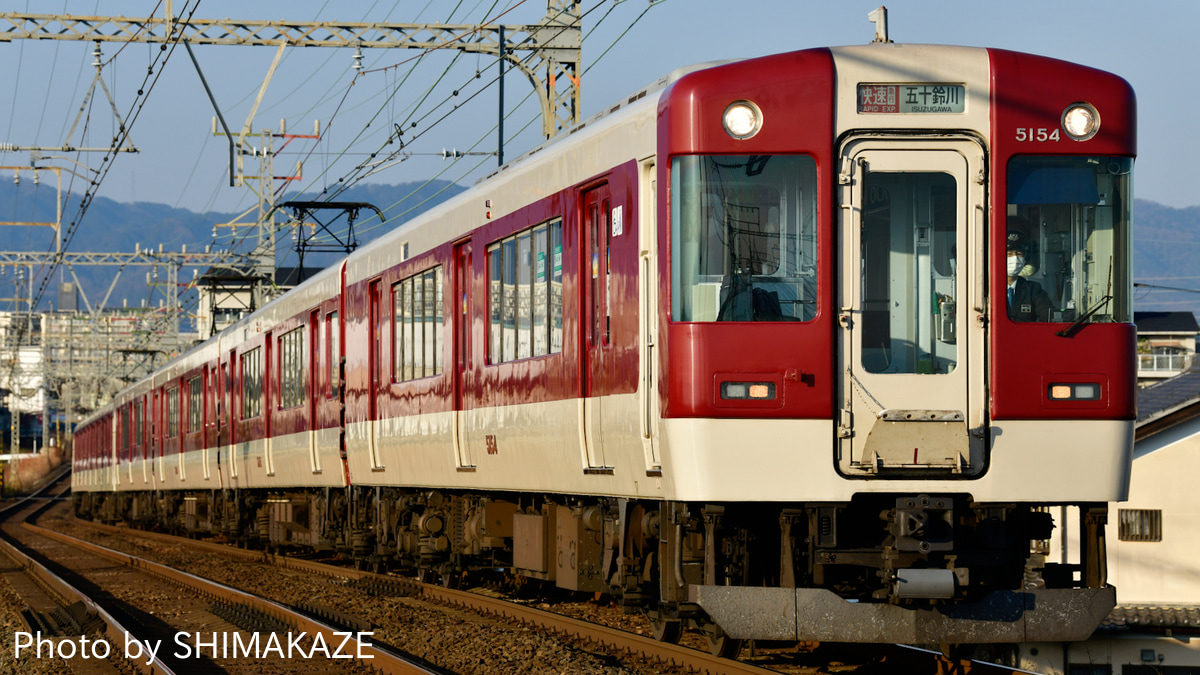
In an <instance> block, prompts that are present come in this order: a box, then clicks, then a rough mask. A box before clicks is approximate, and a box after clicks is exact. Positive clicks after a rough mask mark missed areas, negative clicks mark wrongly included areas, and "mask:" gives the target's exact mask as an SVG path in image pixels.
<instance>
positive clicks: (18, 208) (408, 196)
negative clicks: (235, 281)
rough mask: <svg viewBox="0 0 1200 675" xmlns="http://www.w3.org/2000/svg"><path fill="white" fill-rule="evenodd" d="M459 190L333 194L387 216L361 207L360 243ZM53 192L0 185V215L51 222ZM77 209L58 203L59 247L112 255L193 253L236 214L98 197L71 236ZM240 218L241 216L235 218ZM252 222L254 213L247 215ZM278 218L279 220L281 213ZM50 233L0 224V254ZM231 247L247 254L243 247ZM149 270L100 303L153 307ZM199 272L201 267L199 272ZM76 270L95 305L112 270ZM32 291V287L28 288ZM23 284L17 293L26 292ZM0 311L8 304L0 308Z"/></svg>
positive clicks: (410, 187)
mask: <svg viewBox="0 0 1200 675" xmlns="http://www.w3.org/2000/svg"><path fill="white" fill-rule="evenodd" d="M464 189H465V188H463V187H461V186H459V185H456V184H453V183H450V182H448V181H430V182H428V183H403V184H400V185H356V186H354V187H351V188H349V189H347V190H346V191H345V192H344V193H342V194H341V195H339V196H338V197H337V201H348V202H367V203H370V204H373V205H375V206H377V207H378V208H380V209H381V210H383V211H384V214H385V215H386V216H387V217H388V218H389V220H388V221H387V223H386V224H385V225H384V226H382V227H381V226H379V222H378V220H376V219H375V217H374V214H373V213H371V212H370V211H365V212H361V213H360V214H359V216H358V220H357V221H356V223H355V231H356V233H357V237H358V241H359V244H360V245H362V244H365V243H367V242H369V241H371V240H372V239H375V238H376V237H378V236H380V235H382V234H384V233H386V232H388V231H390V230H391V229H394V228H395V227H397V226H399V225H401V224H402V223H404V222H406V221H408V220H409V219H411V218H413V217H414V216H416V215H418V214H420V213H422V212H424V211H426V210H428V209H429V208H431V207H433V206H435V205H437V204H439V203H441V202H443V201H445V200H447V199H449V198H450V197H453V196H454V195H456V194H458V193H460V192H462V191H463V190H464ZM321 199H322V195H320V194H302V195H287V196H286V197H284V198H282V199H281V200H280V201H281V203H282V202H284V201H288V200H312V201H317V200H321ZM54 201H55V189H54V186H53V185H49V184H42V185H37V186H35V185H33V184H32V183H31V182H30V181H28V180H25V181H22V182H21V184H19V185H16V184H14V183H12V182H0V220H3V221H14V222H15V221H20V222H29V221H37V222H53V221H54V218H55V215H54V214H55V204H54ZM78 209H79V198H78V197H72V198H71V200H70V202H69V203H67V204H64V205H63V237H64V243H68V242H67V239H68V237H69V244H68V245H67V246H66V250H68V251H71V252H84V251H87V252H107V253H111V252H119V253H132V252H133V251H134V249H135V247H136V246H140V247H141V248H143V249H146V248H158V247H159V245H161V246H162V247H163V249H164V250H167V251H179V250H180V249H181V247H183V246H186V247H187V249H188V250H189V251H200V250H203V249H204V247H205V246H207V245H209V244H211V243H213V241H214V239H213V226H214V225H215V224H218V223H228V222H231V221H232V220H233V218H234V216H235V215H236V214H230V213H219V212H207V213H196V212H194V211H189V210H187V209H178V208H173V207H170V206H167V205H166V204H157V203H151V202H136V203H133V204H127V203H118V202H114V201H112V200H111V199H107V198H105V197H96V198H95V199H94V200H93V201H92V203H91V206H90V207H89V208H88V210H87V213H86V214H85V215H84V217H83V219H82V220H81V221H80V223H79V225H78V227H76V228H75V231H74V233H73V234H72V233H71V232H70V231H69V230H70V226H71V221H72V219H74V218H75V217H76V214H77V213H78ZM321 216H322V217H323V218H329V219H330V220H326V221H325V222H327V223H329V224H330V226H331V227H332V229H334V230H337V229H339V228H344V227H345V221H344V220H332V218H333V216H334V212H323V213H321ZM242 220H243V222H244V221H246V219H242ZM249 220H250V221H253V217H251V218H250V219H249ZM279 220H280V221H282V220H284V217H283V216H280V218H279ZM248 232H249V229H248V228H246V229H242V230H240V232H239V235H240V236H243V237H244V236H246V235H247V234H248ZM231 234H232V233H231V231H230V230H228V229H226V228H222V229H221V231H220V232H219V237H218V238H217V239H216V244H215V246H214V248H215V249H227V248H228V247H229V243H230V240H231V239H230V238H231ZM53 241H54V239H53V231H52V230H51V229H50V228H32V227H5V228H0V250H4V251H34V252H38V253H43V252H47V251H53V249H54V246H53ZM292 246H293V243H292V238H291V237H290V236H289V234H288V232H287V230H281V231H280V234H279V236H278V239H277V240H276V250H277V252H278V259H279V264H280V265H283V266H288V265H290V266H295V265H296V254H295V253H294V252H293V251H292ZM237 250H242V251H246V250H248V247H247V246H246V245H245V244H243V245H242V246H239V247H238V249H237ZM337 257H339V256H335V255H332V254H319V255H310V256H309V257H307V258H306V259H305V267H309V266H313V265H317V266H321V265H327V264H329V263H330V262H332V261H333V260H334V259H336V258H337ZM147 271H148V268H146V267H142V268H140V269H127V270H124V271H122V272H121V278H120V280H119V282H118V283H117V285H116V286H115V287H114V288H113V292H112V294H111V296H110V298H109V301H108V303H107V306H109V307H119V306H121V304H122V302H123V301H127V302H128V304H129V306H130V307H135V306H138V305H140V304H141V303H142V302H143V300H144V299H146V300H148V303H147V304H150V305H157V304H158V298H162V297H164V296H163V295H162V293H161V292H157V293H155V294H151V292H150V290H149V289H148V288H147V286H146V272H147ZM201 271H203V270H201ZM11 272H12V271H11V270H9V271H8V274H7V275H2V276H0V296H10V295H11V294H10V293H9V292H8V291H5V290H4V286H5V285H6V282H9V283H11V281H10V280H12V279H13V278H14V277H13V276H12V275H11ZM74 272H75V274H76V275H77V276H78V277H79V280H80V282H81V284H82V286H83V288H84V291H85V293H86V294H87V298H88V300H89V301H90V302H91V303H93V304H95V303H97V302H99V301H100V300H102V299H103V298H104V295H105V293H106V292H107V290H108V287H109V286H110V285H111V284H112V280H113V278H114V276H115V275H116V272H117V270H116V268H113V267H76V268H75V270H74ZM61 274H62V276H61V277H56V279H55V285H53V286H52V287H50V288H48V289H47V291H46V293H45V295H44V296H43V299H42V302H41V304H40V305H39V307H40V308H41V309H48V308H49V307H50V306H51V303H57V290H56V289H57V282H58V281H60V280H65V281H71V275H70V271H68V270H63V271H62V273H61ZM165 279H166V277H165V274H163V273H160V280H165ZM190 279H191V271H190V270H185V271H184V272H183V273H182V274H181V276H180V281H187V280H190ZM35 290H36V288H35ZM28 292H29V291H28V288H27V287H26V288H25V289H24V291H23V292H22V295H23V296H24V295H26V294H28ZM0 309H8V307H7V306H0Z"/></svg>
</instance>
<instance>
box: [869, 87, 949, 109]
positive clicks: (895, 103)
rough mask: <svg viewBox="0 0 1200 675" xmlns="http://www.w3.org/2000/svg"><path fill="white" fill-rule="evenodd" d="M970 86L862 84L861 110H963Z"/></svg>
mask: <svg viewBox="0 0 1200 675" xmlns="http://www.w3.org/2000/svg"><path fill="white" fill-rule="evenodd" d="M966 101H967V88H966V87H965V86H963V85H961V84H932V83H927V84H859V85H858V112H860V113H960V112H963V111H964V110H965V109H966Z"/></svg>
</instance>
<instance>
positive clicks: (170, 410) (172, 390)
mask: <svg viewBox="0 0 1200 675" xmlns="http://www.w3.org/2000/svg"><path fill="white" fill-rule="evenodd" d="M178 435H179V387H169V388H168V389H167V438H175V437H176V436H178Z"/></svg>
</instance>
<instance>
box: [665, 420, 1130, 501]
mask: <svg viewBox="0 0 1200 675" xmlns="http://www.w3.org/2000/svg"><path fill="white" fill-rule="evenodd" d="M662 438H663V441H664V442H663V443H662V448H663V450H662V452H663V482H664V484H665V486H666V490H667V492H668V493H669V494H670V497H669V498H671V499H678V500H684V501H689V500H708V501H751V502H768V501H788V502H794V501H802V502H825V501H847V500H849V499H850V498H851V497H852V496H853V495H854V494H856V493H872V492H874V493H880V492H904V493H910V492H917V493H919V492H930V493H933V492H936V493H964V492H965V493H970V494H971V495H972V496H973V498H974V499H975V501H978V502H1004V501H1024V502H1053V503H1060V502H1061V503H1067V502H1105V501H1118V500H1122V499H1124V498H1125V496H1126V493H1127V491H1128V485H1129V471H1130V469H1129V463H1130V461H1131V458H1132V450H1133V422H1132V421H1111V420H1102V421H1034V420H1019V421H1003V422H997V423H995V424H993V425H992V427H991V439H990V441H991V443H990V449H989V453H988V455H989V466H988V469H987V471H986V472H985V473H984V474H983V475H982V476H981V477H979V478H976V479H968V480H954V479H949V480H946V479H904V478H902V477H901V478H886V479H884V478H867V479H862V478H846V477H844V476H842V475H840V474H839V473H838V472H837V470H836V468H835V464H836V457H835V455H834V452H835V450H834V440H835V439H834V429H833V422H832V421H831V420H761V419H760V420H755V419H747V420H730V419H670V420H663V422H662ZM893 475H894V474H893Z"/></svg>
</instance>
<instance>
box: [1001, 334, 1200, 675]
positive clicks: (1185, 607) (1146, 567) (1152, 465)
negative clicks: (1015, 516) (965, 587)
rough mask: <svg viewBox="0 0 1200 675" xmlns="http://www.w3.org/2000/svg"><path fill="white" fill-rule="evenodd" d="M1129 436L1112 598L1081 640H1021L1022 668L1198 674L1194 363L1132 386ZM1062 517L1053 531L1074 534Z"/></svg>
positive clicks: (1198, 446) (1197, 382)
mask: <svg viewBox="0 0 1200 675" xmlns="http://www.w3.org/2000/svg"><path fill="white" fill-rule="evenodd" d="M1189 316H1190V314H1189ZM1194 323H1195V320H1194V319H1193V325H1194ZM1134 439H1135V441H1134V451H1133V468H1132V474H1131V481H1130V489H1129V499H1128V501H1125V502H1121V503H1114V504H1109V511H1108V530H1107V532H1108V582H1109V583H1110V584H1112V585H1113V586H1116V588H1117V607H1116V608H1115V609H1114V610H1113V611H1112V612H1111V613H1110V614H1109V616H1108V618H1107V619H1106V620H1105V621H1104V623H1103V624H1102V625H1101V626H1100V628H1099V629H1098V630H1097V631H1096V632H1095V634H1094V635H1093V636H1092V638H1091V640H1089V641H1088V642H1081V643H1072V644H1046V643H1042V644H1038V645H1022V646H1021V647H1020V651H1019V656H1020V658H1019V665H1020V666H1021V667H1023V668H1026V669H1029V670H1034V671H1037V672H1041V673H1055V674H1064V675H1151V674H1154V675H1200V364H1197V367H1196V368H1192V369H1189V370H1188V371H1187V372H1185V373H1184V374H1182V375H1179V376H1177V377H1174V378H1171V379H1168V380H1163V381H1161V382H1159V383H1157V384H1154V385H1151V386H1149V387H1146V388H1144V389H1141V390H1140V391H1139V392H1138V419H1137V425H1136V433H1135V436H1134ZM1086 469H1087V467H1080V470H1081V471H1085V470H1086ZM1062 478H1063V480H1069V477H1066V476H1064V477H1062ZM1062 520H1063V521H1064V522H1066V526H1065V527H1063V526H1062V524H1061V523H1060V527H1059V529H1057V530H1056V531H1055V535H1056V536H1058V537H1062V536H1066V537H1067V538H1068V539H1073V538H1074V533H1073V532H1072V531H1071V530H1072V526H1073V525H1074V523H1075V522H1077V521H1074V520H1071V518H1070V517H1069V516H1068V518H1064V519H1062ZM1064 530H1065V532H1064ZM1054 548H1057V547H1052V550H1051V552H1050V555H1051V556H1054V555H1058V554H1057V553H1056V552H1055V550H1054ZM1059 550H1060V549H1059ZM1064 657H1065V658H1064ZM1064 661H1065V663H1066V664H1067V666H1066V668H1065V669H1064V668H1063V663H1064Z"/></svg>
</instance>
